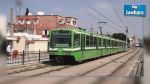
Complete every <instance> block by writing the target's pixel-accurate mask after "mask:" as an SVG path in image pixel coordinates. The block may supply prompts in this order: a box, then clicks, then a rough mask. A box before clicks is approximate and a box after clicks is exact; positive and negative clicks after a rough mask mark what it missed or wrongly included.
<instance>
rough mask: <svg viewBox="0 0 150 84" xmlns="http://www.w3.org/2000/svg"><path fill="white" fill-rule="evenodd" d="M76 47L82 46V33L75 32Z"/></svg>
mask: <svg viewBox="0 0 150 84" xmlns="http://www.w3.org/2000/svg"><path fill="white" fill-rule="evenodd" d="M74 47H80V34H74Z"/></svg>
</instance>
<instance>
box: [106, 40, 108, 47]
mask: <svg viewBox="0 0 150 84" xmlns="http://www.w3.org/2000/svg"><path fill="white" fill-rule="evenodd" d="M106 46H107V47H109V40H108V39H107V40H106Z"/></svg>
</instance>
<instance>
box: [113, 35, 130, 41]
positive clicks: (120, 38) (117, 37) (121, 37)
mask: <svg viewBox="0 0 150 84" xmlns="http://www.w3.org/2000/svg"><path fill="white" fill-rule="evenodd" d="M112 37H113V38H115V39H119V40H123V41H126V35H125V34H124V33H114V34H113V35H112ZM127 41H128V43H130V40H129V38H128V37H127Z"/></svg>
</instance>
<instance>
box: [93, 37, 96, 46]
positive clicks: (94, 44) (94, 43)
mask: <svg viewBox="0 0 150 84" xmlns="http://www.w3.org/2000/svg"><path fill="white" fill-rule="evenodd" d="M93 46H96V37H93Z"/></svg>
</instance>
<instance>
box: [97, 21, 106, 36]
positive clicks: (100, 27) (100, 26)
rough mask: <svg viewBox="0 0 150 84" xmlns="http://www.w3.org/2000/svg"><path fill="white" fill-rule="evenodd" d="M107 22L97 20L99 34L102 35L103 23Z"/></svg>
mask: <svg viewBox="0 0 150 84" xmlns="http://www.w3.org/2000/svg"><path fill="white" fill-rule="evenodd" d="M106 23H107V22H98V24H99V27H98V28H99V29H100V34H101V35H102V34H103V32H102V26H103V25H104V24H106ZM101 24H103V25H101Z"/></svg>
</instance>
